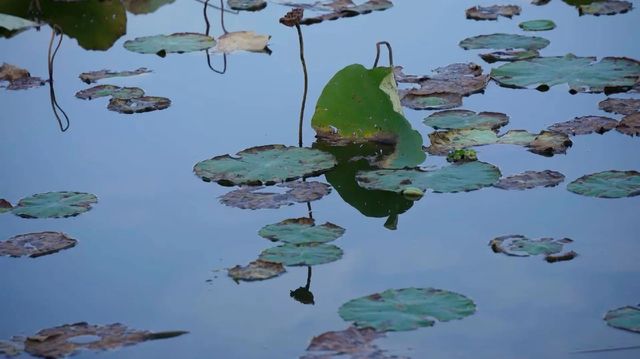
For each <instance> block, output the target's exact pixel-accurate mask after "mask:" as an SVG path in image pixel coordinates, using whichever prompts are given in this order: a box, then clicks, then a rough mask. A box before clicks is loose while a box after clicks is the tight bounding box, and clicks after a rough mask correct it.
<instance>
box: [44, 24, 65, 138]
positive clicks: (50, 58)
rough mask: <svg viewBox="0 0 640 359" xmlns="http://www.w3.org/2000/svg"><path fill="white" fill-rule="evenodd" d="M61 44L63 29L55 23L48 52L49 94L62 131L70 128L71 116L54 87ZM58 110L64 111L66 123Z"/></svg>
mask: <svg viewBox="0 0 640 359" xmlns="http://www.w3.org/2000/svg"><path fill="white" fill-rule="evenodd" d="M58 32H59V33H60V40H59V41H58V45H57V46H56V49H55V50H54V51H53V54H52V53H51V49H52V48H53V39H54V38H55V36H56V33H58ZM61 44H62V29H61V28H60V27H59V26H58V25H53V28H52V29H51V40H49V52H48V54H47V60H48V65H49V96H50V99H51V109H52V110H53V114H54V115H55V116H56V120H58V125H59V126H60V131H62V132H64V131H66V130H68V129H69V125H70V122H69V116H67V114H66V112H64V110H63V109H62V107H60V105H58V101H57V100H56V92H55V90H54V88H53V61H54V59H55V57H56V54H57V53H58V49H59V48H60V45H61ZM58 110H60V112H62V115H63V116H64V119H65V122H66V125H63V124H62V119H61V118H60V115H58Z"/></svg>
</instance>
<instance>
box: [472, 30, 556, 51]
mask: <svg viewBox="0 0 640 359" xmlns="http://www.w3.org/2000/svg"><path fill="white" fill-rule="evenodd" d="M549 44H550V41H549V40H547V39H545V38H542V37H537V36H524V35H515V34H502V33H498V34H491V35H478V36H474V37H469V38H466V39H464V40H462V41H460V47H462V48H463V49H465V50H476V49H495V50H502V49H524V50H540V49H544V48H545V47H547V46H549Z"/></svg>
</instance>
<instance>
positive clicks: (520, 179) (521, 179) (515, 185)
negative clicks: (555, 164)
mask: <svg viewBox="0 0 640 359" xmlns="http://www.w3.org/2000/svg"><path fill="white" fill-rule="evenodd" d="M563 181H564V175H563V174H562V173H560V172H556V171H549V170H544V171H539V172H538V171H525V172H524V173H520V174H517V175H513V176H509V177H505V178H501V179H500V181H498V182H497V183H496V184H494V185H493V186H494V187H498V188H501V189H516V190H525V189H531V188H536V187H555V186H557V185H559V184H560V183H561V182H563Z"/></svg>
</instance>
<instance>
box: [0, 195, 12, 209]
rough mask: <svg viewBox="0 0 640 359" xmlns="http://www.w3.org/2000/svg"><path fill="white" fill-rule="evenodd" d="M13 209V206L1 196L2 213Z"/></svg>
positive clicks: (0, 207)
mask: <svg viewBox="0 0 640 359" xmlns="http://www.w3.org/2000/svg"><path fill="white" fill-rule="evenodd" d="M11 209H13V206H12V205H11V203H10V202H9V201H7V200H6V199H3V198H0V213H5V212H9V211H11Z"/></svg>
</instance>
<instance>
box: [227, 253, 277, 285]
mask: <svg viewBox="0 0 640 359" xmlns="http://www.w3.org/2000/svg"><path fill="white" fill-rule="evenodd" d="M284 272H286V269H284V266H283V265H282V264H281V263H273V262H267V261H263V260H260V259H258V260H255V261H253V262H251V263H249V264H248V265H246V266H244V267H242V266H239V265H238V266H235V267H233V268H229V270H228V271H227V274H228V275H229V277H231V278H232V279H233V280H235V281H236V282H237V281H241V280H242V281H246V282H252V281H257V280H266V279H271V278H275V277H277V276H279V275H281V274H282V273H284Z"/></svg>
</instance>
